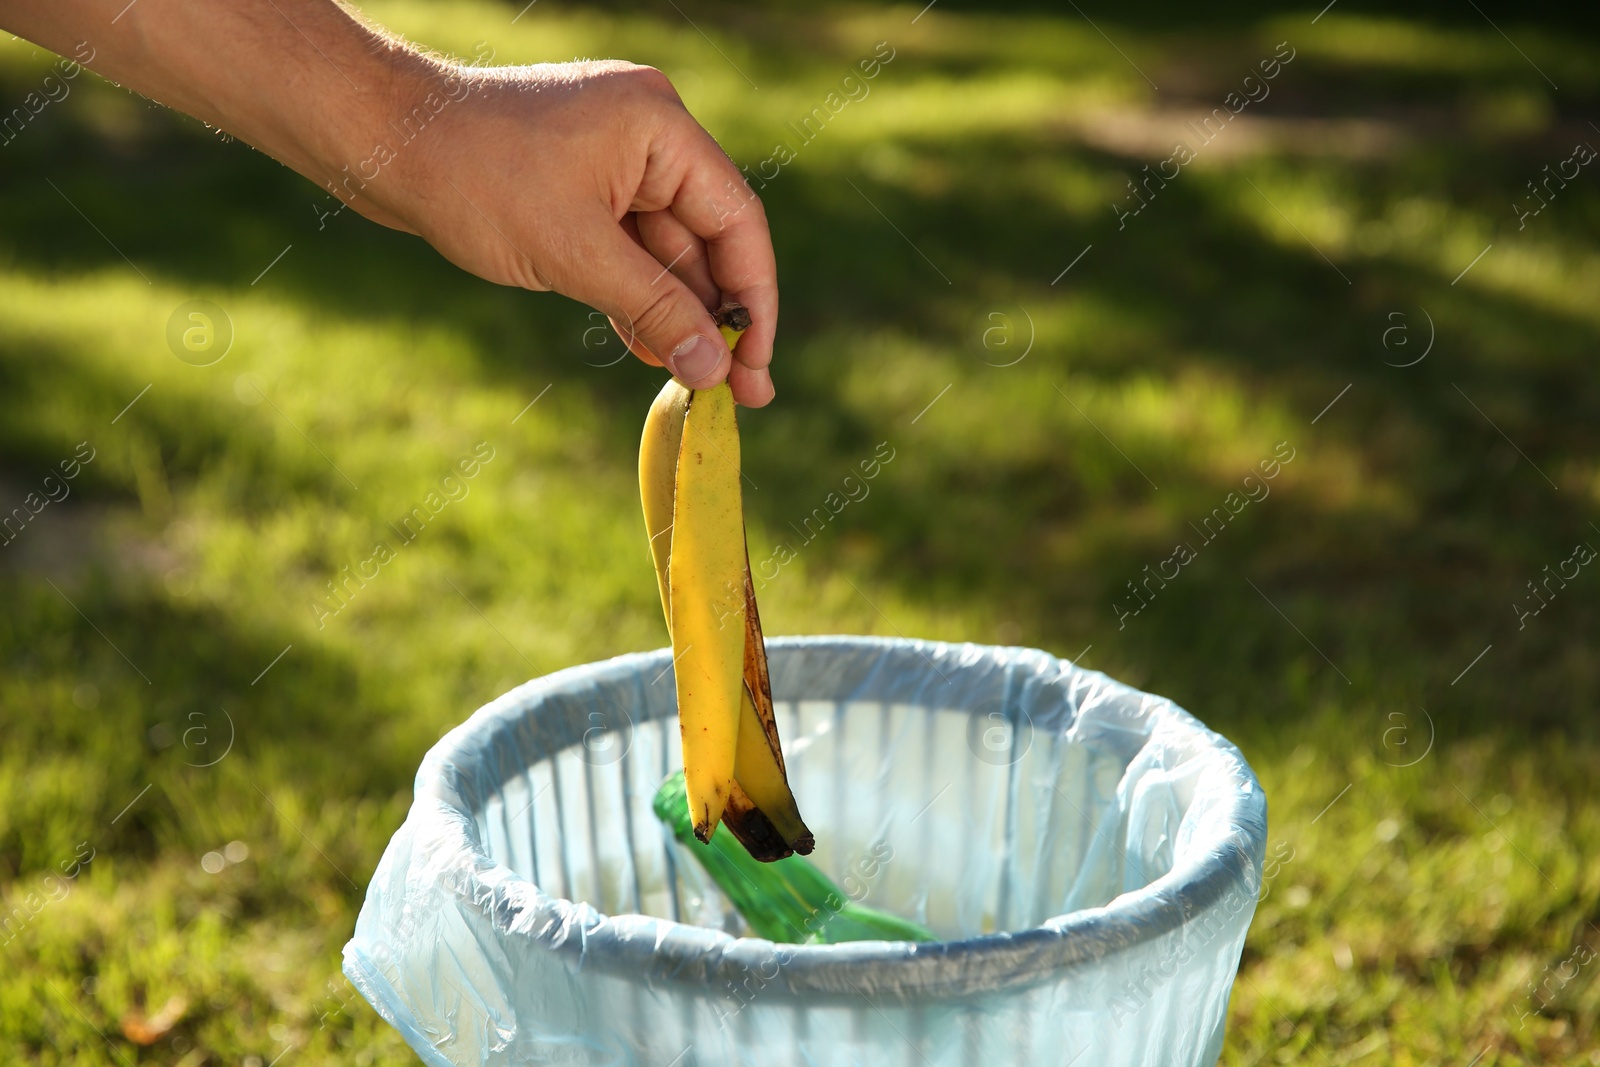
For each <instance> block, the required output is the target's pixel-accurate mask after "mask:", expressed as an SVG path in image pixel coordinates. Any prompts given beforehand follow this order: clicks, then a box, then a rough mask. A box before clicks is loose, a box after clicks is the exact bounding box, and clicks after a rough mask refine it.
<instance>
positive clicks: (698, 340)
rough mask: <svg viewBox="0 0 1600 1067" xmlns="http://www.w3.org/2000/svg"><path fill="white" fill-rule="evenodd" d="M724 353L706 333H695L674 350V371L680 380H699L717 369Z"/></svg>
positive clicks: (672, 361)
mask: <svg viewBox="0 0 1600 1067" xmlns="http://www.w3.org/2000/svg"><path fill="white" fill-rule="evenodd" d="M721 359H722V353H721V352H719V351H718V350H717V346H716V345H715V344H713V343H712V341H711V338H709V337H707V336H705V335H704V334H698V333H697V334H695V335H694V336H693V337H691V338H689V339H688V340H687V341H685V342H683V344H681V345H679V346H678V347H677V348H674V349H673V350H672V358H671V359H670V360H668V362H669V363H670V364H671V365H672V373H673V374H675V375H676V376H677V377H678V379H679V380H680V381H684V382H697V381H699V380H700V379H701V378H704V377H705V376H706V375H708V374H710V373H711V372H712V371H714V370H716V369H717V363H718V362H719V361H720V360H721Z"/></svg>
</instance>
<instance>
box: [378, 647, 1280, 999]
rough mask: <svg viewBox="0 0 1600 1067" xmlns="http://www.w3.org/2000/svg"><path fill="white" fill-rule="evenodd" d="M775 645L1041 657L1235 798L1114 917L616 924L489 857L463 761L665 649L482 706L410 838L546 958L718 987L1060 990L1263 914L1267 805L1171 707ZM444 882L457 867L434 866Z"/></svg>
mask: <svg viewBox="0 0 1600 1067" xmlns="http://www.w3.org/2000/svg"><path fill="white" fill-rule="evenodd" d="M767 647H768V650H769V651H770V652H771V653H773V654H774V658H775V659H776V658H778V657H781V656H782V655H784V654H785V653H787V652H790V651H798V650H808V651H828V650H830V649H838V650H840V651H854V652H878V653H885V654H887V653H892V652H912V653H915V654H917V655H919V656H922V657H923V658H926V659H929V661H930V663H933V662H938V661H945V662H946V663H947V665H959V664H960V663H962V662H968V663H970V662H972V661H973V660H974V658H981V657H994V658H998V656H999V654H1004V655H1005V657H1007V658H1008V659H1018V658H1020V659H1022V660H1025V661H1029V662H1028V665H1029V666H1035V667H1039V668H1048V667H1052V666H1053V667H1054V668H1055V669H1056V670H1057V671H1059V673H1060V676H1061V677H1065V676H1067V674H1068V673H1069V672H1071V673H1075V674H1076V675H1078V676H1079V678H1080V680H1081V681H1083V682H1086V683H1088V684H1089V685H1091V686H1095V687H1100V690H1097V691H1103V689H1105V688H1109V689H1110V690H1118V691H1121V692H1122V693H1124V694H1129V695H1134V696H1137V697H1141V698H1143V699H1144V701H1145V702H1146V711H1147V714H1148V715H1149V716H1152V717H1157V716H1158V717H1159V719H1158V720H1157V721H1155V722H1153V723H1152V725H1151V727H1150V733H1151V734H1152V735H1154V734H1155V732H1156V731H1158V730H1159V731H1162V732H1163V738H1162V739H1163V741H1164V742H1169V743H1177V742H1187V743H1190V744H1193V743H1200V744H1203V745H1204V746H1205V748H1207V749H1210V750H1215V752H1216V753H1217V754H1218V756H1220V759H1218V760H1217V761H1216V764H1217V766H1216V768H1215V769H1211V770H1208V771H1207V772H1206V773H1208V774H1218V773H1221V774H1223V775H1226V776H1227V781H1226V782H1225V785H1228V786H1231V787H1232V788H1231V790H1230V789H1225V790H1223V791H1222V792H1223V798H1222V800H1221V802H1220V805H1218V806H1217V807H1215V808H1213V809H1212V810H1209V811H1208V812H1207V816H1208V817H1207V818H1206V820H1205V822H1204V825H1203V826H1202V827H1201V828H1200V831H1199V832H1198V833H1196V835H1195V836H1194V837H1193V839H1191V840H1189V841H1188V842H1186V844H1185V845H1184V847H1183V849H1182V850H1181V851H1180V852H1179V854H1177V855H1175V856H1174V862H1173V864H1172V866H1171V868H1170V869H1169V870H1168V871H1167V872H1166V873H1164V874H1162V875H1160V876H1159V877H1157V878H1155V879H1154V880H1152V881H1150V882H1148V883H1147V884H1145V885H1144V886H1141V887H1139V888H1137V889H1132V890H1128V891H1126V892H1124V893H1122V894H1120V895H1118V896H1117V897H1115V898H1114V899H1113V900H1111V901H1110V902H1109V903H1107V904H1105V905H1103V906H1101V907H1096V908H1086V909H1080V910H1077V911H1072V912H1067V913H1064V914H1061V915H1056V916H1053V917H1051V918H1049V919H1046V920H1045V921H1043V922H1042V923H1040V924H1038V925H1037V926H1033V927H1030V928H1027V929H1023V930H1015V931H1001V932H996V933H991V934H982V935H978V936H974V937H969V938H964V939H960V940H953V941H936V942H927V943H914V942H900V941H862V942H851V943H847V944H842V945H793V944H775V943H774V942H771V941H767V940H765V939H763V938H755V937H735V936H733V935H731V934H728V933H725V932H723V931H721V930H713V929H710V928H706V927H700V926H695V925H692V924H689V923H683V922H679V921H676V920H673V919H668V918H661V917H656V916H649V915H640V914H611V915H608V914H606V913H603V912H600V911H599V910H597V909H595V908H594V907H593V906H592V905H590V904H588V903H586V902H581V901H573V900H569V899H566V898H563V897H557V896H553V895H551V894H549V893H546V892H545V891H544V890H543V889H542V888H540V887H539V886H537V885H536V884H534V883H533V882H532V881H531V880H529V879H527V878H524V877H523V876H522V875H520V874H517V873H516V872H514V871H512V870H511V869H509V868H508V867H506V866H505V865H504V864H503V863H501V862H499V861H498V860H496V859H495V858H494V857H492V856H490V855H489V854H488V851H487V849H486V847H485V845H484V844H483V842H482V841H481V840H480V837H479V833H478V830H477V823H476V821H475V817H474V816H475V813H476V812H477V811H478V810H479V808H481V804H482V799H486V797H483V798H481V799H479V800H478V801H477V802H476V803H474V802H473V801H472V799H471V798H470V797H469V795H467V792H466V791H469V790H470V791H472V792H477V791H481V790H484V789H485V788H488V789H489V792H491V793H492V792H493V789H494V787H497V786H498V784H499V783H497V782H485V781H484V780H483V779H482V778H476V777H475V780H473V781H470V782H468V781H466V780H465V778H464V776H463V775H462V773H461V772H460V770H459V767H460V764H459V763H458V762H457V757H458V756H469V755H470V754H471V752H472V751H475V750H477V749H479V748H480V747H481V745H482V737H483V736H484V735H485V734H486V733H488V732H491V731H494V730H498V729H502V728H504V727H506V726H507V725H509V724H511V723H512V722H514V721H515V720H517V719H520V718H522V717H525V716H528V715H537V714H538V713H539V708H540V705H541V703H542V702H543V701H544V700H546V699H547V698H549V697H551V696H554V695H557V694H560V693H563V692H570V691H571V687H572V685H573V684H574V683H581V684H582V685H583V686H584V687H589V686H592V685H594V684H595V683H596V682H597V681H603V680H612V679H622V678H625V677H637V676H638V675H639V674H640V673H641V672H648V673H645V675H644V676H645V677H649V676H650V674H653V673H655V672H656V671H659V670H663V669H665V667H666V666H667V665H669V664H670V662H671V656H672V651H671V649H670V648H667V649H657V650H655V651H652V652H635V653H627V654H624V655H620V656H616V657H613V658H611V659H608V660H603V661H599V662H595V663H589V664H583V665H579V666H574V667H569V668H565V669H563V670H559V671H555V672H552V673H551V674H548V675H544V676H541V677H539V678H536V679H533V680H531V681H528V682H525V683H523V684H522V685H520V686H517V687H516V688H514V689H512V690H510V691H508V692H507V693H505V694H503V695H502V696H500V697H498V698H496V699H495V700H493V701H491V702H490V703H488V704H486V705H484V706H483V707H481V708H479V709H478V710H477V711H476V712H474V713H473V715H472V716H471V717H470V718H468V719H467V720H466V721H464V722H463V723H461V724H460V725H458V726H456V727H455V728H454V729H452V730H451V731H449V732H448V733H447V734H445V735H444V737H442V738H441V739H440V740H439V742H438V743H437V744H435V745H434V747H433V748H432V749H431V750H429V752H428V754H427V755H426V757H425V758H424V759H423V762H422V765H421V766H420V767H419V769H418V771H417V776H416V788H415V799H414V802H413V805H412V808H411V811H410V813H409V814H408V816H407V819H406V826H405V827H403V828H402V830H401V833H402V834H403V833H405V832H406V831H408V830H409V831H412V832H413V833H414V834H415V835H417V836H422V837H426V838H429V839H431V840H433V841H434V842H435V843H436V844H440V845H444V844H453V845H454V847H455V848H456V850H457V853H456V855H457V862H456V863H455V864H454V865H453V869H452V870H451V871H450V872H447V876H446V877H445V879H444V883H443V886H442V887H444V888H447V889H448V891H449V892H450V893H451V894H452V895H453V896H454V897H455V898H456V899H457V900H458V901H459V902H460V903H461V904H462V905H463V906H465V907H469V908H471V909H473V910H478V911H481V912H482V913H483V914H484V915H485V916H486V917H488V918H490V919H491V920H492V921H493V922H494V923H495V925H496V926H497V928H499V929H500V930H501V932H502V933H503V935H504V936H506V937H513V938H527V939H530V940H532V941H533V942H535V943H536V945H537V947H539V948H542V949H545V950H548V951H552V952H557V953H561V954H564V955H567V956H569V957H570V958H571V959H572V961H573V963H574V964H575V965H576V966H579V967H585V968H591V967H594V968H600V969H602V970H604V971H607V972H613V973H617V974H619V975H631V976H633V977H634V978H636V979H637V978H640V977H646V978H648V979H649V980H650V981H667V982H677V983H689V984H692V985H700V986H705V987H707V988H708V989H711V990H716V991H721V990H722V989H723V986H724V983H726V982H730V981H732V982H735V983H737V982H739V981H742V980H744V979H746V978H748V977H749V975H750V973H751V972H752V971H758V972H764V971H765V970H766V969H767V967H768V966H770V965H771V963H772V962H773V961H774V960H776V961H777V963H778V965H779V966H778V969H779V971H780V977H779V978H778V979H777V980H774V981H773V982H772V983H771V984H772V985H773V986H775V987H777V988H780V989H786V990H787V991H788V992H790V993H791V994H794V995H804V996H824V997H826V996H830V995H836V996H860V995H867V996H869V997H871V996H875V995H882V996H884V997H888V998H893V999H895V1000H899V1001H905V1000H934V999H945V998H959V997H969V996H973V995H981V994H983V993H991V992H998V991H1001V990H1008V989H1014V988H1019V987H1023V986H1027V985H1032V984H1035V983H1040V982H1046V981H1050V980H1052V979H1059V978H1060V976H1061V972H1063V971H1066V970H1069V969H1074V968H1077V967H1080V966H1084V965H1087V964H1091V963H1093V962H1095V961H1098V960H1101V959H1103V958H1105V957H1107V956H1110V955H1114V954H1117V953H1121V952H1125V951H1129V950H1131V949H1134V948H1136V947H1137V946H1139V945H1142V944H1145V943H1147V942H1150V941H1153V940H1155V939H1157V938H1159V937H1161V936H1162V935H1164V934H1167V933H1169V932H1171V931H1174V930H1176V929H1178V928H1179V927H1181V926H1184V925H1185V924H1193V923H1195V922H1196V920H1197V919H1199V918H1200V917H1201V916H1203V915H1205V914H1206V913H1208V912H1210V911H1212V909H1217V908H1221V909H1225V910H1226V911H1227V912H1228V916H1235V915H1237V914H1238V913H1239V912H1240V911H1243V910H1246V909H1250V910H1253V909H1254V907H1255V904H1256V897H1257V894H1258V893H1259V887H1260V875H1261V865H1262V860H1263V853H1264V851H1265V844H1266V799H1265V796H1264V794H1263V793H1262V790H1261V785H1260V783H1259V781H1258V780H1257V779H1256V776H1255V774H1254V772H1253V771H1252V770H1251V769H1250V766H1249V764H1248V763H1247V762H1246V761H1245V759H1244V757H1243V756H1242V755H1241V754H1240V753H1239V750H1238V749H1237V748H1236V747H1235V746H1234V745H1233V744H1232V743H1231V742H1229V741H1228V740H1227V739H1226V738H1224V737H1222V736H1221V735H1220V734H1217V733H1215V732H1214V731H1212V730H1210V729H1208V728H1207V727H1206V726H1204V725H1203V724H1202V723H1201V722H1200V721H1199V720H1197V719H1195V718H1194V717H1193V716H1192V715H1190V714H1189V713H1188V712H1186V711H1184V710H1183V709H1181V708H1179V707H1178V706H1177V705H1176V704H1173V703H1172V702H1171V701H1170V700H1168V699H1166V698H1163V697H1157V696H1153V695H1151V694H1148V693H1143V692H1141V691H1140V690H1136V689H1133V688H1132V687H1131V686H1127V685H1126V684H1124V683H1122V682H1118V681H1116V680H1115V679H1112V678H1110V677H1109V676H1107V675H1105V674H1103V673H1102V672H1099V671H1090V670H1087V669H1086V668H1082V667H1078V666H1076V665H1075V664H1072V663H1071V662H1070V661H1068V660H1065V659H1062V658H1059V657H1056V656H1054V655H1051V654H1050V653H1047V652H1043V651H1041V650H1037V649H1028V648H1019V647H1013V646H995V645H982V644H974V643H961V644H957V643H950V642H942V641H928V640H920V639H908V638H881V637H861V636H849V635H825V636H805V637H773V638H768V639H767ZM950 710H957V711H959V710H963V709H960V708H952V709H950ZM966 710H970V709H966ZM1148 743H1150V742H1149V741H1148V740H1147V741H1146V744H1148ZM552 754H553V753H552ZM1215 784H1216V783H1215V782H1213V783H1212V789H1213V792H1215V791H1216V790H1215ZM1214 803H1215V802H1214ZM398 837H399V835H398V834H397V839H398ZM386 861H387V857H386ZM432 874H434V875H440V874H446V872H441V871H440V870H439V869H438V868H435V869H434V870H433V871H432ZM1202 928H1207V929H1215V928H1216V927H1215V926H1210V927H1202ZM369 940H370V939H368V938H364V937H363V936H362V931H361V930H360V929H359V928H358V931H357V936H356V938H355V939H353V940H352V942H351V944H350V945H349V946H347V949H346V952H347V955H348V953H349V952H350V951H351V949H359V950H361V951H362V953H363V954H371V950H372V948H373V947H374V946H372V945H370V944H367V943H366V942H367V941H369ZM376 947H377V948H378V949H379V952H378V953H377V954H378V955H380V956H381V955H383V954H384V952H383V949H384V946H382V945H379V946H376ZM391 951H392V950H391Z"/></svg>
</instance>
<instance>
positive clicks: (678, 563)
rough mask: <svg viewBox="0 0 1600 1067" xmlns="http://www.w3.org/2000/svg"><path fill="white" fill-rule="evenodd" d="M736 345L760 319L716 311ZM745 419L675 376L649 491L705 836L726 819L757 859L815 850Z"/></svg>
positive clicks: (653, 439)
mask: <svg viewBox="0 0 1600 1067" xmlns="http://www.w3.org/2000/svg"><path fill="white" fill-rule="evenodd" d="M717 321H718V324H719V326H721V328H722V332H723V337H724V338H725V339H726V340H727V341H728V345H729V347H730V348H732V347H733V346H734V345H735V344H737V343H738V339H739V335H740V334H741V333H743V331H744V329H745V328H746V327H748V326H749V323H750V317H749V313H748V312H746V311H745V309H744V308H742V307H740V306H739V305H737V304H733V305H724V307H723V308H722V309H721V310H720V311H719V312H718V314H717ZM741 478H742V474H741V471H740V456H739V427H738V422H737V418H736V416H735V412H734V403H733V393H732V391H731V390H730V389H729V387H728V384H727V383H726V382H724V383H722V384H721V385H718V386H716V387H715V388H712V389H702V390H690V389H688V388H686V387H685V386H683V385H682V384H680V383H679V382H678V381H677V380H676V379H673V380H671V381H668V382H667V384H666V386H665V387H664V388H663V389H662V390H661V393H660V394H659V395H658V396H657V397H656V399H655V403H653V404H652V405H651V407H650V413H649V415H648V416H647V417H646V418H645V425H644V436H643V437H642V439H641V440H640V442H639V495H640V500H641V502H642V504H643V507H644V521H645V530H646V532H647V533H648V534H649V537H650V554H651V559H652V561H653V562H654V564H655V570H656V581H657V585H658V589H659V592H660V594H661V607H662V610H663V612H664V613H665V615H666V619H667V629H668V631H669V632H670V633H671V635H672V656H673V664H674V671H675V674H676V677H677V684H678V723H679V729H680V731H681V734H682V740H683V767H684V779H685V784H686V786H687V793H688V803H689V817H690V821H691V823H692V824H693V827H694V833H695V836H696V837H698V838H699V839H700V840H702V841H707V840H709V839H710V837H711V834H712V832H713V831H714V830H715V829H716V828H717V825H718V824H719V823H726V824H727V826H728V829H729V830H730V831H732V833H733V835H734V836H735V837H736V838H738V840H739V841H740V843H741V844H743V845H744V846H745V848H746V849H747V850H748V851H749V852H750V854H751V855H752V856H754V857H755V858H756V859H758V860H764V861H771V860H776V859H782V858H783V857H785V856H788V855H791V854H792V853H794V852H799V853H801V854H802V855H804V854H807V853H809V852H810V851H811V849H812V845H813V839H812V836H811V831H810V830H808V829H807V828H806V824H805V822H804V820H802V819H801V817H800V811H799V808H798V806H797V805H796V804H795V799H794V794H793V792H792V791H791V790H790V789H789V780H788V775H787V773H786V771H785V769H784V765H783V751H782V749H781V748H780V746H779V741H778V725H777V720H776V719H775V718H774V716H773V708H772V685H771V682H770V680H769V678H768V674H767V650H766V642H765V640H764V639H763V637H762V633H761V618H760V616H759V614H758V613H757V611H756V597H755V585H754V583H753V582H752V581H751V578H750V558H749V553H748V551H747V550H746V547H745V532H744V498H743V492H742V489H741Z"/></svg>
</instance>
